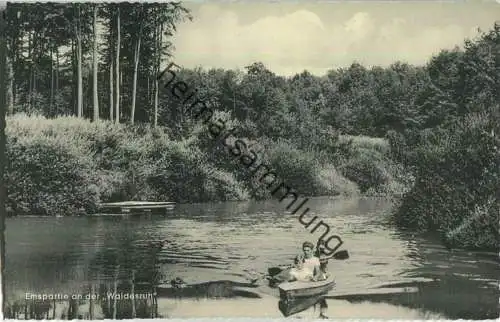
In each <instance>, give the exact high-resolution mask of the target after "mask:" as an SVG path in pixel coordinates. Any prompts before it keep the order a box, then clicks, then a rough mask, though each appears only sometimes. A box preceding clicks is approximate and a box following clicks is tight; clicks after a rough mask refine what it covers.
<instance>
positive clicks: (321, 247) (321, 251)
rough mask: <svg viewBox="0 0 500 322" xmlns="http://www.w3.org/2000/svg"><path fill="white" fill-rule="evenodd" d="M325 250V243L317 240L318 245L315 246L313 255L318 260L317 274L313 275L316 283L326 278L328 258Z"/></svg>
mask: <svg viewBox="0 0 500 322" xmlns="http://www.w3.org/2000/svg"><path fill="white" fill-rule="evenodd" d="M325 248H326V243H325V241H324V240H322V239H320V240H318V243H317V244H316V251H315V254H314V256H315V257H317V258H318V259H319V273H318V274H316V275H315V276H316V277H317V280H318V281H321V280H325V279H327V278H328V271H327V267H328V259H329V257H328V256H327V255H326V253H325Z"/></svg>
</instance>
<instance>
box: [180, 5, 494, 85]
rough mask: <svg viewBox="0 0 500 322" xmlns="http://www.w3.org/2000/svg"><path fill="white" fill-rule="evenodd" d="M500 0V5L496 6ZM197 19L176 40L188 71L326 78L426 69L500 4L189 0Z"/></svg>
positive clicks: (486, 23)
mask: <svg viewBox="0 0 500 322" xmlns="http://www.w3.org/2000/svg"><path fill="white" fill-rule="evenodd" d="M497 1H498V2H497ZM184 5H185V6H186V7H187V8H189V9H190V10H191V13H192V16H193V21H191V22H189V21H186V22H183V23H181V24H180V25H179V26H178V32H177V34H176V35H175V37H174V39H173V43H174V46H175V52H174V60H175V62H176V63H177V64H179V65H182V66H184V67H187V68H193V67H197V66H201V67H204V68H224V69H234V68H239V69H243V68H244V67H245V66H247V65H249V64H251V63H253V62H256V61H261V62H263V63H264V64H265V65H266V66H267V68H269V69H270V70H272V71H273V72H275V73H276V74H279V75H284V76H290V75H293V74H296V73H300V72H302V71H304V70H308V71H309V72H311V73H313V74H316V75H323V74H324V73H325V72H326V71H327V70H329V69H336V68H339V67H347V66H349V65H351V64H352V63H353V62H354V61H357V62H359V63H361V64H363V65H365V66H373V65H379V66H387V65H389V64H391V63H393V62H395V61H398V60H399V61H403V62H407V63H410V64H415V65H421V64H425V63H426V62H427V61H428V60H429V59H430V58H431V57H432V55H433V54H436V53H438V52H439V51H440V50H441V49H453V48H454V47H455V46H462V45H463V42H464V40H465V39H466V38H471V37H472V38H473V37H475V36H477V34H478V31H477V29H478V28H481V29H482V30H489V29H491V28H492V27H493V24H494V22H495V20H496V21H500V0H476V1H467V2H466V1H455V2H437V1H418V2H417V1H414V2H409V1H405V2H403V1H401V2H399V3H397V2H395V1H392V2H389V1H385V2H382V1H368V0H366V1H359V2H354V1H350V2H347V1H343V2H340V1H338V2H332V1H330V2H327V1H270V0H269V1H194V0H191V1H184Z"/></svg>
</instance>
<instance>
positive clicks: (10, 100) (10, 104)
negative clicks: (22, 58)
mask: <svg viewBox="0 0 500 322" xmlns="http://www.w3.org/2000/svg"><path fill="white" fill-rule="evenodd" d="M6 62H7V80H8V86H7V111H6V113H7V114H9V115H12V114H14V71H13V66H12V65H13V64H12V59H10V58H9V57H8V56H7V59H6Z"/></svg>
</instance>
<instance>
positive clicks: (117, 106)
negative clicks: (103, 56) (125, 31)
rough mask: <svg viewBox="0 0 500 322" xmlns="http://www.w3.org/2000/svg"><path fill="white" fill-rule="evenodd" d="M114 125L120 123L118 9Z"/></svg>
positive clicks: (117, 21)
mask: <svg viewBox="0 0 500 322" xmlns="http://www.w3.org/2000/svg"><path fill="white" fill-rule="evenodd" d="M116 34H117V36H116V60H115V76H116V79H115V95H116V99H115V123H120V8H118V9H117V14H116Z"/></svg>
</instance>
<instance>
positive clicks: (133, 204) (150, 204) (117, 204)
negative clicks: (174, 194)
mask: <svg viewBox="0 0 500 322" xmlns="http://www.w3.org/2000/svg"><path fill="white" fill-rule="evenodd" d="M172 205H175V202H171V201H166V202H154V201H122V202H103V203H100V204H99V207H116V208H120V207H155V206H172Z"/></svg>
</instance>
